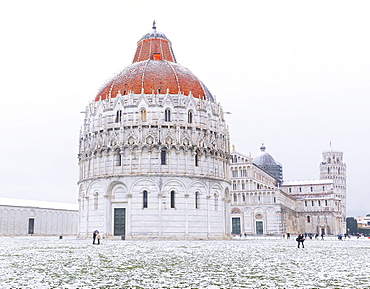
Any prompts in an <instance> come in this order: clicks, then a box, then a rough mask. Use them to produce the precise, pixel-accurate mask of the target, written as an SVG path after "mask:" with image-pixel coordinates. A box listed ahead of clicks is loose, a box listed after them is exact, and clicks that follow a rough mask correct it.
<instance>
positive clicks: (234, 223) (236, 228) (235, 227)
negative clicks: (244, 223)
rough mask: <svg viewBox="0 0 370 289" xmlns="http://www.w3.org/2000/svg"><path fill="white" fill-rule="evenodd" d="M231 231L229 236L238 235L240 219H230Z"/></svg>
mask: <svg viewBox="0 0 370 289" xmlns="http://www.w3.org/2000/svg"><path fill="white" fill-rule="evenodd" d="M231 225H232V231H231V234H238V235H239V234H240V218H232V219H231Z"/></svg>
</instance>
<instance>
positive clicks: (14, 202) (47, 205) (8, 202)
mask: <svg viewBox="0 0 370 289" xmlns="http://www.w3.org/2000/svg"><path fill="white" fill-rule="evenodd" d="M0 206H15V207H33V208H43V209H58V210H70V211H77V210H78V204H70V203H57V202H46V201H37V200H24V199H11V198H0Z"/></svg>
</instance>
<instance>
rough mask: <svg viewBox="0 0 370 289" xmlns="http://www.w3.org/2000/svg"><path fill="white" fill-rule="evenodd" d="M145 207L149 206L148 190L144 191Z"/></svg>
mask: <svg viewBox="0 0 370 289" xmlns="http://www.w3.org/2000/svg"><path fill="white" fill-rule="evenodd" d="M143 208H148V191H143Z"/></svg>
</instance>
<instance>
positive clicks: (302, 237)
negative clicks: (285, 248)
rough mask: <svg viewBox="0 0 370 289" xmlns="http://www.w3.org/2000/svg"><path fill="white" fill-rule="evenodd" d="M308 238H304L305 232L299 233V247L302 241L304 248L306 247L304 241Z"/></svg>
mask: <svg viewBox="0 0 370 289" xmlns="http://www.w3.org/2000/svg"><path fill="white" fill-rule="evenodd" d="M305 240H306V239H305V238H304V236H303V234H299V235H298V237H297V239H296V241H297V242H298V248H299V246H300V245H301V243H302V248H304V243H303V242H304V241H305Z"/></svg>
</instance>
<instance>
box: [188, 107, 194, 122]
mask: <svg viewBox="0 0 370 289" xmlns="http://www.w3.org/2000/svg"><path fill="white" fill-rule="evenodd" d="M188 123H193V112H192V111H190V110H189V111H188Z"/></svg>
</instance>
